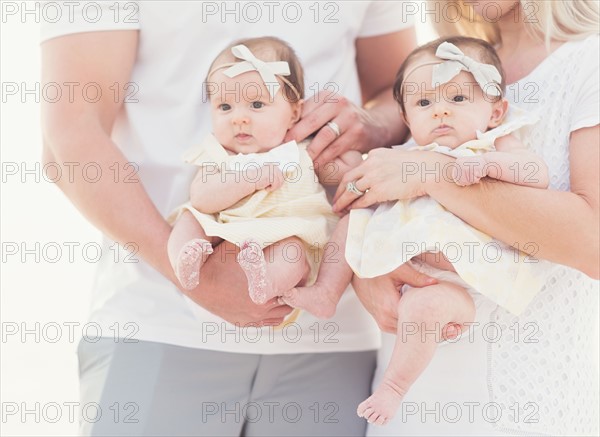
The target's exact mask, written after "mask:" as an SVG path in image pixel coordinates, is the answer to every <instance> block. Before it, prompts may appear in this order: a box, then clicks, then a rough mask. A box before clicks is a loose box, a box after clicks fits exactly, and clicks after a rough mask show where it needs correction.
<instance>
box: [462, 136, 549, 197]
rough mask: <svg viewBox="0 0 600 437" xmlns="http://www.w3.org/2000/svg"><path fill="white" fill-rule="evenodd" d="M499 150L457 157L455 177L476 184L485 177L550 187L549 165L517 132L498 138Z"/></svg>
mask: <svg viewBox="0 0 600 437" xmlns="http://www.w3.org/2000/svg"><path fill="white" fill-rule="evenodd" d="M495 146H496V151H494V152H487V153H485V154H483V155H480V156H473V157H461V158H457V159H456V166H455V167H454V168H453V172H452V177H453V179H454V182H456V184H457V185H472V184H476V183H477V182H479V180H480V179H481V178H483V177H486V176H487V177H490V178H492V179H497V180H500V181H505V182H510V183H513V184H517V185H526V186H530V187H535V188H548V183H549V177H548V167H547V166H546V164H545V163H544V160H543V159H541V158H540V157H539V156H537V155H536V154H534V153H531V152H530V151H529V150H527V149H526V148H525V146H524V145H523V143H522V142H521V141H520V140H519V139H518V138H516V137H515V136H513V135H505V136H503V137H501V138H498V139H497V140H496V143H495Z"/></svg>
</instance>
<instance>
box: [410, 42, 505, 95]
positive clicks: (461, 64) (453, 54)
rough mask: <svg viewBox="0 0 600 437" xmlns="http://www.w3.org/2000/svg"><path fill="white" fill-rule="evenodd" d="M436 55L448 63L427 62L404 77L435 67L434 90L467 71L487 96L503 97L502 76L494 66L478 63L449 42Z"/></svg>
mask: <svg viewBox="0 0 600 437" xmlns="http://www.w3.org/2000/svg"><path fill="white" fill-rule="evenodd" d="M435 55H436V56H437V57H438V58H441V59H446V62H427V63H425V64H419V65H417V66H415V67H414V68H413V69H411V70H410V71H409V72H408V73H407V74H406V75H405V76H404V77H405V78H407V77H408V76H409V75H410V74H411V73H413V72H414V71H415V70H416V69H417V68H420V67H423V66H425V65H435V66H434V67H433V73H432V76H431V86H432V87H434V88H435V87H436V86H438V85H442V84H445V83H447V82H450V80H452V78H454V77H456V76H457V75H458V74H459V73H460V72H461V71H466V72H468V73H471V74H472V75H473V77H474V78H475V81H476V82H477V84H478V85H479V86H480V88H481V89H482V90H483V92H484V93H485V94H488V95H490V96H494V97H499V96H501V95H502V90H501V88H500V83H501V82H502V76H501V75H500V72H499V71H498V69H497V68H496V67H494V66H493V65H490V64H484V63H482V62H477V61H476V60H474V59H473V58H470V57H469V56H467V55H465V54H464V53H463V52H462V51H461V50H460V49H459V48H458V47H456V46H455V45H454V44H451V43H449V42H443V43H441V44H440V45H439V46H438V48H437V50H436V52H435Z"/></svg>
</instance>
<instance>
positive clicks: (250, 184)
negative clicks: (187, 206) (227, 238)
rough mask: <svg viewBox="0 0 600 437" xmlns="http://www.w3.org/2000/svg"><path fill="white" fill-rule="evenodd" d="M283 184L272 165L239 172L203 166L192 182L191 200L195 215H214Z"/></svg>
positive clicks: (276, 168)
mask: <svg viewBox="0 0 600 437" xmlns="http://www.w3.org/2000/svg"><path fill="white" fill-rule="evenodd" d="M282 184H283V173H282V172H281V170H280V169H279V167H277V166H275V165H265V166H263V167H260V168H259V167H254V166H252V167H249V168H247V169H245V170H244V171H241V172H234V171H224V172H222V171H218V169H217V167H216V166H214V167H213V166H205V167H200V169H199V170H198V173H197V174H196V177H195V178H194V181H193V182H192V186H191V188H190V200H191V202H192V206H193V207H194V208H196V209H197V210H198V211H200V212H203V213H205V214H214V213H216V212H219V211H223V210H224V209H226V208H228V207H230V206H231V205H234V204H235V203H237V202H238V201H240V200H241V199H243V198H244V197H246V196H248V195H250V194H252V193H254V192H255V191H258V190H263V189H266V190H267V191H274V190H276V189H278V188H279V187H281V185H282Z"/></svg>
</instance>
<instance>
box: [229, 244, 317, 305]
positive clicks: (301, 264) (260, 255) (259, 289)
mask: <svg viewBox="0 0 600 437" xmlns="http://www.w3.org/2000/svg"><path fill="white" fill-rule="evenodd" d="M237 260H238V263H239V264H240V267H241V268H242V269H243V270H244V273H246V277H247V278H248V292H249V293H250V298H251V299H252V301H253V302H255V303H257V304H264V303H265V302H267V301H268V300H269V299H272V298H274V297H276V296H281V295H282V294H283V292H284V291H285V290H289V289H290V288H293V287H295V286H296V285H298V284H299V283H301V282H302V281H304V280H306V278H307V276H308V274H309V270H310V269H309V266H308V262H307V261H306V251H305V250H304V243H303V242H302V240H300V239H299V238H297V237H290V238H286V239H285V240H282V241H278V242H277V243H275V244H271V245H270V246H268V247H266V248H265V250H264V252H263V251H262V250H261V248H260V245H259V244H258V243H256V242H253V241H252V240H247V241H246V242H244V243H243V244H242V247H241V250H240V253H238V256H237Z"/></svg>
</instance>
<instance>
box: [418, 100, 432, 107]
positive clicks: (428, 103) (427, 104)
mask: <svg viewBox="0 0 600 437" xmlns="http://www.w3.org/2000/svg"><path fill="white" fill-rule="evenodd" d="M429 105H431V102H430V101H429V100H427V99H421V100H419V101H418V102H417V106H421V107H425V106H429Z"/></svg>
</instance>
